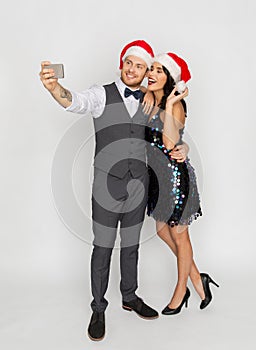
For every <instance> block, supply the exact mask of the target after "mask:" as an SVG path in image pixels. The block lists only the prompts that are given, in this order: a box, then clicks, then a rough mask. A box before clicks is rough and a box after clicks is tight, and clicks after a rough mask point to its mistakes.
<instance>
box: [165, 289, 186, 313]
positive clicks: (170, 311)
mask: <svg viewBox="0 0 256 350" xmlns="http://www.w3.org/2000/svg"><path fill="white" fill-rule="evenodd" d="M189 297H190V290H189V289H188V287H187V290H186V293H185V295H184V298H183V300H182V302H181V303H180V305H179V306H178V307H177V308H176V309H170V308H169V306H168V305H167V306H166V308H164V309H163V311H162V314H163V315H175V314H178V313H179V312H180V311H181V309H182V306H183V305H184V304H185V306H186V307H188V299H189Z"/></svg>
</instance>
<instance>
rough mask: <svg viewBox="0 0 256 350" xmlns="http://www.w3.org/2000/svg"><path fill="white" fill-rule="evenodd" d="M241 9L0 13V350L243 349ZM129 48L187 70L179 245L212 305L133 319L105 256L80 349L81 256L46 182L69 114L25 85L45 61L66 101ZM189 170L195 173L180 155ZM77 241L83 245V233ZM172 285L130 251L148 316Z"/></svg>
mask: <svg viewBox="0 0 256 350" xmlns="http://www.w3.org/2000/svg"><path fill="white" fill-rule="evenodd" d="M255 10H256V6H255V3H254V2H253V1H249V0H248V1H241V0H235V1H234V0H233V1H231V0H216V1H214V2H213V1H203V0H194V1H188V0H184V1H180V2H177V1H173V0H168V1H167V0H166V1H162V2H155V1H145V0H141V1H134V0H131V1H129V2H124V3H122V2H120V1H117V0H109V1H106V2H96V1H91V0H90V1H89V0H87V1H82V0H74V1H73V2H68V1H60V0H56V1H54V2H53V1H49V0H45V1H42V2H38V1H30V0H24V1H22V2H18V1H12V2H8V3H7V4H5V7H4V9H1V14H0V19H1V21H0V26H1V32H0V37H1V54H0V62H1V68H2V69H1V79H0V89H1V90H0V92H1V128H0V134H1V147H0V152H1V182H0V188H1V236H0V237H1V244H0V257H1V264H0V272H1V289H0V295H1V299H0V301H1V303H2V307H1V309H2V311H1V313H0V332H1V337H0V345H1V344H3V345H4V347H2V348H4V349H6V350H7V349H16V348H19V349H26V350H28V349H30V348H31V349H32V348H35V347H36V348H37V349H41V348H42V349H43V348H45V347H46V346H47V347H48V348H49V349H50V350H56V349H70V350H71V349H72V350H73V349H88V348H89V349H94V348H96V347H97V348H98V347H100V348H103V349H105V348H106V347H107V348H110V349H111V350H116V349H131V348H134V349H140V348H142V347H143V346H145V348H148V349H155V348H156V347H158V348H159V349H167V348H169V346H173V345H174V346H175V345H177V346H179V348H180V349H183V348H184V349H185V348H187V346H189V345H191V346H193V347H195V348H196V349H204V348H205V347H204V344H205V342H204V341H202V340H201V336H202V334H204V335H205V337H206V339H207V343H208V341H209V343H208V345H207V348H208V349H216V348H217V347H218V349H231V348H233V349H234V348H235V346H237V349H240V348H241V347H242V345H244V344H245V343H246V344H248V345H250V344H251V343H252V336H253V335H252V332H251V328H250V327H252V323H253V322H254V321H253V317H255V316H254V312H253V309H255V301H254V299H253V298H252V296H253V288H254V287H255V286H256V285H255V282H254V281H252V276H253V275H255V258H254V257H255V234H256V232H255V228H254V217H255V213H254V207H255V206H254V197H255V186H254V174H255V163H254V154H253V149H254V145H255V137H254V130H255V116H254V114H255V113H254V106H252V102H253V96H252V84H253V82H254V81H253V76H255V62H254V61H255V60H254V57H255V50H254V48H253V42H254V41H253V39H252V33H253V32H254V31H255V18H254V16H253V14H254V13H255ZM136 39H145V40H146V41H148V42H149V43H151V44H152V46H153V48H154V50H155V52H156V53H160V52H164V51H173V52H176V53H178V54H180V55H181V56H182V57H184V58H185V59H186V60H187V61H188V63H189V66H190V68H191V72H192V80H191V81H190V83H189V87H190V95H189V97H188V98H187V101H188V108H189V117H188V120H187V125H186V130H187V132H188V133H189V135H190V137H191V138H192V139H193V141H194V143H195V145H196V149H197V150H198V151H199V154H200V161H201V164H202V168H200V169H198V176H199V183H200V190H201V199H202V207H203V212H204V216H203V217H202V218H200V219H199V220H198V222H195V223H194V224H193V225H192V226H191V239H192V243H193V247H194V255H195V259H196V261H197V263H198V265H199V268H200V269H201V271H203V272H204V271H205V272H209V273H210V274H211V275H212V277H213V278H216V280H217V281H218V282H219V283H220V284H221V288H220V289H218V290H216V289H214V290H213V293H214V296H215V298H214V302H213V304H212V305H211V307H209V310H205V312H204V313H202V312H201V311H200V312H199V310H198V305H199V302H200V301H199V299H198V298H197V297H196V296H195V293H194V296H193V298H192V301H191V304H192V305H191V310H189V309H188V311H187V310H186V311H184V310H183V313H182V314H181V315H179V316H177V317H176V318H175V320H174V319H171V320H170V319H166V318H160V319H159V320H157V321H156V322H155V323H154V324H153V323H147V322H144V321H143V320H140V319H138V320H137V318H136V317H135V315H130V314H129V315H127V314H125V313H124V312H123V311H122V310H121V308H120V305H121V296H120V292H119V263H118V253H119V252H118V249H116V250H115V251H114V255H113V261H112V270H111V279H110V286H109V290H108V293H107V297H108V300H109V301H110V306H109V308H108V310H107V336H106V339H105V340H104V341H103V342H102V343H100V344H94V343H91V342H90V341H89V340H88V339H87V337H86V329H87V324H88V321H89V317H90V312H91V311H90V308H89V303H90V301H91V295H90V285H89V262H90V253H91V249H92V247H91V245H90V244H88V243H86V242H85V241H83V240H81V239H78V238H77V237H76V236H75V235H73V234H72V233H71V232H70V230H69V229H68V227H67V226H65V224H64V223H63V220H61V218H60V217H59V215H58V213H57V211H56V208H55V205H54V201H53V196H52V189H51V181H50V177H51V170H52V162H53V159H54V155H55V152H56V149H57V148H58V144H59V142H60V141H61V140H63V137H64V135H65V133H66V132H67V130H69V129H70V127H71V126H72V125H73V123H76V122H77V121H78V120H79V118H81V116H78V115H75V114H71V113H67V112H65V111H64V110H63V109H62V108H61V107H60V106H59V105H58V104H57V103H56V102H55V101H54V100H53V99H52V98H51V97H50V95H49V94H48V92H47V91H46V90H45V89H44V88H43V86H42V84H41V82H40V80H39V76H38V73H39V70H40V62H41V61H42V60H45V59H49V60H51V61H52V62H62V63H64V65H65V73H66V77H65V79H64V80H63V82H62V83H63V85H64V86H65V87H67V88H69V89H73V90H77V91H79V90H82V89H85V88H87V87H89V86H90V85H92V84H93V83H107V82H112V81H113V80H115V79H116V77H117V75H116V72H117V68H118V62H119V54H120V51H121V49H122V47H123V46H124V45H125V44H126V43H127V42H129V41H132V40H136ZM84 118H87V119H85V120H83V125H84V126H85V128H84V138H85V139H86V138H87V137H90V136H91V135H92V133H93V130H92V121H91V118H90V117H84ZM89 145H90V147H88V148H89V149H86V148H84V149H83V152H82V153H81V157H79V159H78V161H77V165H76V168H75V171H74V179H75V186H76V190H77V192H78V193H79V198H80V200H81V202H83V200H84V203H83V204H84V205H85V206H86V205H87V204H86V201H87V200H88V199H89V198H90V197H89V196H90V186H89V183H88V181H89V182H90V181H91V178H90V176H91V175H88V174H91V159H92V158H90V156H91V157H92V154H93V147H91V146H93V144H91V143H90V144H89ZM83 155H84V157H83ZM86 156H87V157H89V158H88V159H87V158H86ZM191 160H192V163H193V164H195V166H196V165H197V163H198V159H196V158H195V159H193V149H192V154H191ZM199 163H200V162H199ZM88 169H89V170H88ZM87 170H88V171H87ZM88 176H89V180H88V179H87V177H88ZM85 180H86V181H85ZM80 190H81V191H80ZM84 230H85V231H86V232H88V237H90V235H91V227H90V224H88V225H87V226H86V227H84ZM146 230H152V232H153V221H152V220H150V219H147V220H146V222H145V226H144V231H143V232H144V233H143V234H147V232H146ZM175 280H176V263H175V259H174V258H173V257H172V256H171V253H170V252H169V251H168V249H167V247H165V246H164V244H163V243H162V242H161V241H160V240H159V239H158V238H157V237H156V236H154V235H153V237H152V238H151V239H149V240H147V241H145V242H144V243H143V244H142V245H141V253H140V283H139V286H140V287H139V291H138V293H139V295H141V296H142V297H143V298H145V301H147V302H148V303H149V304H151V305H152V306H155V307H156V308H158V309H159V310H161V308H162V307H164V306H165V304H166V303H167V302H168V300H169V299H168V298H169V297H170V296H171V293H172V288H173V286H174V284H175ZM216 315H217V316H216ZM118 328H119V329H118ZM184 332H187V334H186V333H184ZM127 335H128V337H129V342H128V341H127ZM247 348H250V346H248V347H247Z"/></svg>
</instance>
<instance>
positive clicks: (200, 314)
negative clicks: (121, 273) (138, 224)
mask: <svg viewBox="0 0 256 350" xmlns="http://www.w3.org/2000/svg"><path fill="white" fill-rule="evenodd" d="M114 259H115V258H114ZM249 278H250V276H246V275H244V277H243V279H241V278H240V279H239V280H238V279H236V278H229V279H228V278H225V276H218V282H219V283H220V284H221V288H219V289H217V288H215V287H214V286H213V287H212V291H213V294H214V300H213V302H212V304H211V305H210V306H209V307H208V308H207V309H205V310H204V311H201V310H199V302H200V301H199V299H198V297H197V296H196V295H195V293H194V290H193V289H192V287H191V285H190V288H191V292H192V295H191V298H190V303H189V308H188V309H183V310H182V312H181V313H180V314H179V315H176V316H169V317H168V316H162V315H161V316H160V318H159V319H157V320H152V321H146V320H143V319H141V318H139V317H137V315H136V314H135V313H130V312H126V311H124V310H122V308H121V307H120V295H119V291H118V290H117V286H116V284H117V283H116V281H115V273H114V274H113V275H112V277H111V281H110V288H109V290H108V298H109V299H111V300H110V304H109V307H108V309H107V312H106V325H107V330H106V337H105V339H104V340H103V341H102V342H97V343H94V342H91V341H90V340H89V339H88V338H87V334H86V329H87V325H88V320H89V318H90V313H91V311H90V308H89V306H88V303H89V293H88V296H85V294H86V293H85V292H88V285H82V284H81V283H80V284H79V283H76V284H75V283H74V284H73V285H70V284H68V283H63V284H62V285H57V284H55V285H54V284H53V283H51V284H49V285H46V284H44V285H43V284H37V285H36V284H34V283H33V282H32V281H30V283H28V284H27V285H26V284H24V283H23V284H20V286H18V283H15V284H12V286H11V283H9V285H7V284H5V285H4V286H3V287H2V289H1V304H2V305H1V314H0V330H1V337H0V347H1V349H4V350H14V349H19V350H23V349H24V350H30V349H37V350H41V349H42V350H45V349H49V350H58V349H61V350H80V349H111V350H121V349H122V350H126V349H127V350H128V349H129V350H130V349H149V350H151V349H152V350H153V349H158V350H165V349H179V350H183V349H184V350H185V349H198V350H203V349H207V350H215V349H216V350H217V349H218V350H222V349H223V350H224V349H225V350H226V349H228V350H229V349H230V350H231V349H232V350H236V349H242V348H243V349H252V348H254V341H255V334H254V329H255V321H256V320H255V301H254V288H253V286H251V287H250V288H246V286H247V284H248V281H249ZM111 285H112V286H111ZM147 288H148V287H147ZM245 290H246V293H245ZM159 291H160V290H159ZM142 293H144V295H145V290H142V291H141V294H142ZM167 293H168V292H167V291H165V293H159V294H158V295H156V293H155V294H154V295H155V296H153V297H152V293H151V291H150V290H148V293H147V295H150V298H148V299H147V300H146V301H147V302H149V303H150V304H151V305H152V306H154V307H156V308H157V309H158V310H159V311H160V310H161V309H162V308H163V306H165V303H166V302H167Z"/></svg>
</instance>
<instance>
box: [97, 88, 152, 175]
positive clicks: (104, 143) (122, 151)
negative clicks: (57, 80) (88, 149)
mask: <svg viewBox="0 0 256 350" xmlns="http://www.w3.org/2000/svg"><path fill="white" fill-rule="evenodd" d="M104 89H105V91H106V106H105V109H104V111H103V113H102V115H101V116H100V117H98V118H94V119H93V121H94V128H95V134H96V136H95V137H96V147H95V159H94V166H95V167H96V168H99V169H101V170H103V171H104V172H107V173H109V174H111V175H113V176H116V177H118V178H120V179H122V178H123V177H124V176H125V175H126V174H127V172H128V171H130V172H131V174H132V176H133V177H135V178H136V177H139V176H141V175H143V174H144V173H145V172H146V171H147V167H146V148H145V125H146V116H145V114H143V112H142V106H141V104H139V108H138V111H137V112H136V114H135V115H134V116H133V117H132V118H131V117H130V115H129V113H128V111H127V109H126V107H125V104H124V102H123V99H122V97H121V95H120V93H119V91H118V89H117V87H116V84H115V83H112V84H109V85H105V86H104Z"/></svg>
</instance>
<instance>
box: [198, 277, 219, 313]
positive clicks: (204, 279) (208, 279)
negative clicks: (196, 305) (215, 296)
mask: <svg viewBox="0 0 256 350" xmlns="http://www.w3.org/2000/svg"><path fill="white" fill-rule="evenodd" d="M200 276H201V280H202V283H203V288H204V294H205V298H204V300H202V302H201V304H200V309H201V310H202V309H204V308H206V306H207V305H209V304H210V302H211V301H212V293H211V290H210V286H209V284H210V283H213V284H214V285H215V286H216V287H219V285H218V284H217V283H216V282H214V281H213V279H212V278H211V277H210V276H209V275H208V274H207V273H200Z"/></svg>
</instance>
